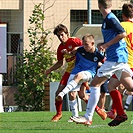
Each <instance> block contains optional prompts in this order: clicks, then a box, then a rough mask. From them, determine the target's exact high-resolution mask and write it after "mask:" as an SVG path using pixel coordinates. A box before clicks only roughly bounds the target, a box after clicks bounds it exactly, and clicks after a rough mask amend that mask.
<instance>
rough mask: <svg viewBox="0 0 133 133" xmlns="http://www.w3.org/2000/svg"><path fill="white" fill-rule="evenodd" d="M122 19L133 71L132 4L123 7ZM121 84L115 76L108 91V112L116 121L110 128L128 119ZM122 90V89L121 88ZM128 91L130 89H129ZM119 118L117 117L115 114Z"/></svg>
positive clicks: (129, 60)
mask: <svg viewBox="0 0 133 133" xmlns="http://www.w3.org/2000/svg"><path fill="white" fill-rule="evenodd" d="M122 18H123V22H121V25H122V27H123V28H124V30H125V31H126V34H127V35H126V37H125V40H126V43H127V49H128V64H129V66H130V68H131V70H132V71H133V5H132V4H130V3H129V4H127V3H126V4H124V5H123V6H122ZM119 84H120V82H119V81H118V79H117V78H116V76H115V75H113V76H112V78H111V80H110V82H109V84H108V89H109V91H110V95H111V97H112V100H113V104H112V109H111V111H110V112H107V115H108V117H109V118H111V119H114V120H113V121H111V122H110V123H109V126H115V125H119V124H120V123H121V122H124V121H125V120H126V119H127V115H126V114H125V112H124V110H123V104H122V97H121V94H120V92H119V91H118V90H117V87H118V86H119ZM121 88H122V87H121ZM124 88H127V87H124ZM127 89H128V88H127ZM116 113H117V116H116V117H115V114H116Z"/></svg>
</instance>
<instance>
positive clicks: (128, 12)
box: [122, 3, 133, 18]
mask: <svg viewBox="0 0 133 133" xmlns="http://www.w3.org/2000/svg"><path fill="white" fill-rule="evenodd" d="M122 14H123V15H125V17H127V18H133V4H131V3H129V4H127V3H125V4H123V6H122Z"/></svg>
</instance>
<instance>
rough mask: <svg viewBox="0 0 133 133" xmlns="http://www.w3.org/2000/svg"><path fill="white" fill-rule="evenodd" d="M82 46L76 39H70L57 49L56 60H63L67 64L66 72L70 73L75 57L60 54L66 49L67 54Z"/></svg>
mask: <svg viewBox="0 0 133 133" xmlns="http://www.w3.org/2000/svg"><path fill="white" fill-rule="evenodd" d="M79 46H82V41H81V40H80V39H79V38H76V37H70V38H69V39H68V40H67V42H66V43H65V44H62V43H61V44H60V45H59V47H58V49H57V60H63V59H64V58H65V60H66V62H67V64H68V65H67V68H66V72H69V73H70V72H71V71H72V69H73V67H74V65H75V59H76V56H75V55H73V56H72V55H66V54H64V53H62V50H63V49H66V50H67V51H68V52H69V51H72V50H73V49H74V48H75V47H79Z"/></svg>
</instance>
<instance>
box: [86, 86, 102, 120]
mask: <svg viewBox="0 0 133 133" xmlns="http://www.w3.org/2000/svg"><path fill="white" fill-rule="evenodd" d="M90 89H91V93H90V98H89V100H88V104H87V108H86V113H85V115H84V116H85V117H86V118H87V119H88V120H90V121H92V117H93V114H94V111H95V107H96V105H97V104H98V101H99V97H100V87H90Z"/></svg>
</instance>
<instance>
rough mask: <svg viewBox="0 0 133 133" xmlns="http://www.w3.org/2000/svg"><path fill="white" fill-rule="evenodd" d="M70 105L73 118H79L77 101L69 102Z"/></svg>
mask: <svg viewBox="0 0 133 133" xmlns="http://www.w3.org/2000/svg"><path fill="white" fill-rule="evenodd" d="M69 105H70V110H71V111H72V116H75V117H78V116H79V115H78V105H77V99H75V100H73V101H70V100H69Z"/></svg>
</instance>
